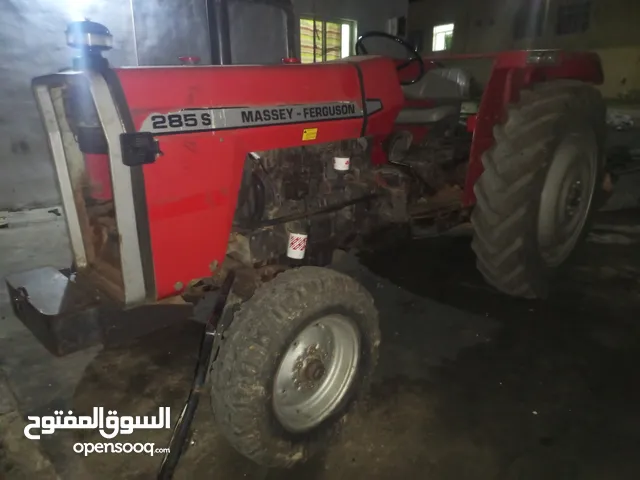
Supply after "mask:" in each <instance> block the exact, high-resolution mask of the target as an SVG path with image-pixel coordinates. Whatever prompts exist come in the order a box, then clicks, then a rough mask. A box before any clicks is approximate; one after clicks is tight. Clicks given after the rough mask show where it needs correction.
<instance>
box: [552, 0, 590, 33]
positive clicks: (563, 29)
mask: <svg viewBox="0 0 640 480" xmlns="http://www.w3.org/2000/svg"><path fill="white" fill-rule="evenodd" d="M590 18H591V1H584V0H583V1H579V2H575V1H574V2H571V3H568V4H564V5H560V6H559V7H558V23H557V24H556V33H557V34H558V35H569V34H572V33H584V32H586V31H587V30H588V29H589V20H590Z"/></svg>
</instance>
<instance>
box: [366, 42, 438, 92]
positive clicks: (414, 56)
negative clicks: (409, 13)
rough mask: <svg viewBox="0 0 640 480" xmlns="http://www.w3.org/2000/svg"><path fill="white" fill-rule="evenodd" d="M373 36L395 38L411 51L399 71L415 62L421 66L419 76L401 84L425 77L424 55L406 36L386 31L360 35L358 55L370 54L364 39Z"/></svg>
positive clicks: (414, 81)
mask: <svg viewBox="0 0 640 480" xmlns="http://www.w3.org/2000/svg"><path fill="white" fill-rule="evenodd" d="M373 37H380V38H386V39H388V40H393V41H394V42H396V43H398V44H400V45H402V46H403V47H404V48H405V49H406V50H407V51H408V52H409V60H407V61H406V62H404V63H402V64H400V65H398V66H397V67H396V70H397V71H398V72H399V71H401V70H403V69H405V68H407V67H408V66H409V65H411V64H412V63H414V62H415V63H417V64H418V66H419V68H420V73H419V74H418V76H417V77H416V78H414V79H412V80H405V81H403V82H400V85H413V84H414V83H416V82H418V81H419V80H420V79H421V78H422V77H424V73H425V71H424V70H425V68H424V62H423V61H422V57H421V56H420V53H419V52H418V49H417V48H416V47H414V46H413V45H411V44H410V43H409V42H407V41H406V40H405V39H404V38H400V37H398V36H396V35H391V34H389V33H386V32H367V33H364V34H362V35H361V36H360V38H358V41H357V42H356V55H369V52H368V51H367V48H366V47H365V46H364V43H363V40H366V39H367V38H373Z"/></svg>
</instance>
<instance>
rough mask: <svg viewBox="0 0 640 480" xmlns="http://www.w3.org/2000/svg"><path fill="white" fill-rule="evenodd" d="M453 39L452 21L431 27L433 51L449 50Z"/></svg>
mask: <svg viewBox="0 0 640 480" xmlns="http://www.w3.org/2000/svg"><path fill="white" fill-rule="evenodd" d="M452 40H453V23H449V24H447V25H438V26H437V27H434V28H433V51H434V52H442V51H443V50H451V41H452Z"/></svg>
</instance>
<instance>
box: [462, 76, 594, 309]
mask: <svg viewBox="0 0 640 480" xmlns="http://www.w3.org/2000/svg"><path fill="white" fill-rule="evenodd" d="M507 113H508V115H507V120H506V122H505V123H503V124H501V125H497V126H496V127H495V128H494V137H495V145H494V146H493V147H492V148H491V149H489V150H488V151H487V152H486V153H485V154H484V155H483V157H482V164H483V166H484V172H483V174H482V175H481V176H480V178H479V179H478V181H477V182H476V185H475V188H474V192H475V194H476V198H477V203H476V206H475V208H474V211H473V213H472V217H471V220H472V223H473V226H474V239H473V243H472V247H473V250H474V251H475V253H476V257H477V266H478V269H479V270H480V272H481V273H482V275H483V276H484V278H485V279H486V280H487V282H488V283H490V284H491V285H493V286H494V287H495V288H497V289H498V290H500V291H502V292H503V293H506V294H508V295H512V296H516V297H524V298H544V297H545V296H546V295H547V293H548V288H549V287H548V285H549V280H550V278H551V276H552V275H553V273H554V272H555V271H556V270H557V269H558V268H559V267H561V266H562V265H564V264H565V263H566V261H567V259H569V258H570V254H571V253H572V252H573V251H574V250H575V247H576V246H577V245H578V244H579V242H580V241H581V239H582V237H583V236H584V234H585V233H586V231H587V230H588V225H589V222H590V217H591V214H592V211H593V210H594V206H595V205H596V204H598V203H600V201H599V199H600V196H601V195H602V194H603V192H602V191H601V185H602V178H603V174H604V143H605V135H606V124H605V117H606V107H605V104H604V102H603V100H602V97H601V95H600V93H599V92H598V91H597V90H596V89H595V88H593V87H591V86H589V85H587V84H584V83H581V82H577V81H566V80H562V81H553V82H548V83H542V84H538V85H536V86H534V87H533V88H532V89H530V90H525V91H523V92H522V94H521V99H520V101H519V102H518V103H517V104H515V105H511V106H509V107H508V110H507Z"/></svg>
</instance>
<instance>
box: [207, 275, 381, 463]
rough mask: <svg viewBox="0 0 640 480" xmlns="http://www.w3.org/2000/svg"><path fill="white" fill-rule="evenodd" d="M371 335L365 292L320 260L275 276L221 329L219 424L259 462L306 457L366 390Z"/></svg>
mask: <svg viewBox="0 0 640 480" xmlns="http://www.w3.org/2000/svg"><path fill="white" fill-rule="evenodd" d="M379 344H380V332H379V329H378V314H377V310H376V308H375V306H374V303H373V299H372V298H371V296H370V295H369V293H368V292H367V291H366V290H365V289H364V288H363V287H362V286H360V284H359V283H357V282H356V281H355V280H353V279H352V278H350V277H348V276H346V275H343V274H341V273H338V272H335V271H333V270H329V269H326V268H319V267H302V268H298V269H295V270H289V271H287V272H284V273H282V274H280V275H278V276H277V277H276V278H275V279H274V280H272V281H271V282H269V283H267V284H265V285H263V286H262V287H261V288H259V289H258V290H257V291H256V293H255V294H254V296H253V297H252V298H251V299H249V300H248V301H247V302H245V303H244V304H243V305H242V306H241V307H240V310H239V311H238V312H237V313H236V314H235V318H234V320H233V322H232V323H231V325H230V326H229V328H228V329H227V330H226V331H225V333H224V338H223V343H222V344H221V347H220V353H219V355H218V358H217V360H216V361H215V362H214V363H213V366H212V371H211V378H210V380H211V404H212V407H213V412H214V416H215V418H216V420H217V422H218V425H219V428H220V430H221V431H222V433H223V434H224V435H225V436H226V438H227V439H228V440H229V442H230V443H231V444H232V445H233V446H234V447H235V448H236V449H237V450H238V451H239V452H240V453H242V454H244V455H245V456H247V457H249V458H250V459H252V460H253V461H255V462H256V463H258V464H261V465H264V466H268V467H291V466H293V465H294V464H296V463H299V462H303V461H305V460H307V459H308V458H309V457H311V456H312V455H313V454H314V453H315V452H316V451H318V450H319V449H321V448H322V447H324V446H325V445H326V444H327V442H328V441H329V440H330V439H331V437H332V436H333V434H334V433H335V432H336V431H337V429H338V427H339V426H340V425H341V424H342V423H343V421H344V419H345V416H346V415H347V413H348V412H350V411H352V410H353V408H354V407H355V404H356V401H357V400H358V398H359V397H360V396H361V395H362V394H363V393H364V392H365V391H366V387H367V386H368V384H369V382H370V380H371V375H372V373H373V370H374V367H375V364H376V362H377V357H378V346H379Z"/></svg>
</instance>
